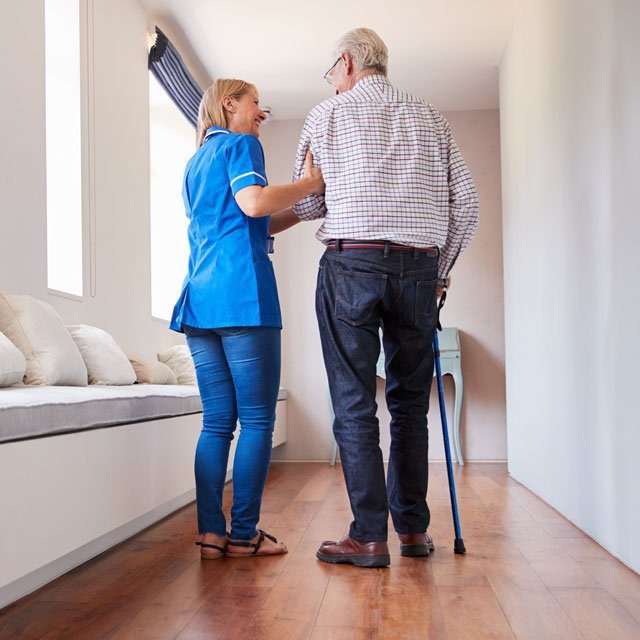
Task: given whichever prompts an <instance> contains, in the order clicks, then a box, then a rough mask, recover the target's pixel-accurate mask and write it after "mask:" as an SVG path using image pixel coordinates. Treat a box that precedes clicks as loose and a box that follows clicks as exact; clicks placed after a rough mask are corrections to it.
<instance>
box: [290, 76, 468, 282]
mask: <svg viewBox="0 0 640 640" xmlns="http://www.w3.org/2000/svg"><path fill="white" fill-rule="evenodd" d="M308 149H310V150H311V152H312V153H313V156H314V163H315V164H316V166H319V167H320V168H321V169H322V174H323V176H324V180H325V182H326V185H327V186H326V192H325V194H324V196H316V195H312V196H308V197H307V198H305V199H304V200H301V201H300V202H299V203H298V204H296V205H295V206H294V211H295V212H296V214H297V215H298V217H300V218H301V219H302V220H315V219H316V218H325V220H324V224H323V225H322V226H321V227H320V229H319V230H318V233H317V234H316V236H317V238H318V239H319V240H320V241H321V242H324V243H327V242H329V241H330V240H333V239H338V238H342V239H348V240H390V241H392V242H396V243H399V244H405V245H409V246H412V247H419V248H425V247H433V246H437V247H439V248H440V265H439V273H438V275H439V277H440V278H441V279H442V278H446V276H447V274H448V273H449V271H450V269H451V267H452V266H453V264H454V262H455V261H456V258H457V257H458V255H459V254H460V252H461V251H462V250H463V249H464V248H465V247H466V246H467V245H468V244H469V241H470V240H471V237H472V236H473V234H474V233H475V231H476V229H477V227H478V198H477V196H476V190H475V186H474V184H473V179H472V178H471V174H470V173H469V170H468V169H467V166H466V165H465V163H464V160H463V159H462V156H461V155H460V151H459V150H458V147H457V146H456V143H455V142H454V140H453V137H452V135H451V131H450V129H449V123H448V122H447V121H446V119H445V118H444V117H443V116H442V115H441V114H440V113H438V111H437V110H436V109H435V108H434V107H433V106H432V105H430V104H426V103H425V102H423V101H422V100H420V99H419V98H415V97H414V96H412V95H410V94H408V93H404V92H402V91H398V90H397V89H394V88H393V87H392V86H391V84H390V83H389V80H388V79H387V78H386V77H385V76H382V75H371V76H366V77H364V78H363V79H362V80H360V81H359V82H357V83H356V85H355V87H354V88H353V89H351V90H350V91H345V92H344V93H341V94H340V95H337V96H334V97H332V98H329V99H328V100H325V101H324V102H322V103H321V104H319V105H318V106H317V107H315V108H314V109H313V110H312V111H311V112H310V113H309V115H308V116H307V119H306V121H305V123H304V127H303V129H302V133H301V135H300V143H299V145H298V151H297V155H296V166H295V171H294V176H293V177H294V180H297V179H299V178H301V177H302V174H303V173H304V159H305V155H306V152H307V150H308Z"/></svg>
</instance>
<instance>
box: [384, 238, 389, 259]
mask: <svg viewBox="0 0 640 640" xmlns="http://www.w3.org/2000/svg"><path fill="white" fill-rule="evenodd" d="M390 251H391V243H390V242H389V241H388V240H387V241H386V242H385V243H384V257H385V258H388V257H389V252H390Z"/></svg>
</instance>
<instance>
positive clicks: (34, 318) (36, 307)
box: [0, 293, 87, 387]
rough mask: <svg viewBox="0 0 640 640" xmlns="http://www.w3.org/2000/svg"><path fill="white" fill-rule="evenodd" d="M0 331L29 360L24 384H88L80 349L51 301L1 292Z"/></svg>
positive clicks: (81, 385)
mask: <svg viewBox="0 0 640 640" xmlns="http://www.w3.org/2000/svg"><path fill="white" fill-rule="evenodd" d="M0 331H1V332H2V333H4V334H5V335H6V336H7V338H9V340H11V342H13V344H14V345H15V346H16V347H18V349H20V351H22V353H23V355H24V356H25V358H26V359H27V371H26V375H25V379H24V382H25V384H33V385H67V386H72V387H84V386H86V385H87V368H86V367H85V365H84V361H83V360H82V356H81V355H80V351H78V348H77V347H76V344H75V342H74V341H73V338H72V337H71V336H70V335H69V332H68V331H67V329H66V328H65V326H64V324H63V322H62V320H61V319H60V316H59V315H58V314H57V313H56V311H55V309H54V308H53V307H52V306H51V305H50V304H47V303H46V302H42V301H40V300H36V299H35V298H32V297H31V296H17V295H12V294H9V293H0Z"/></svg>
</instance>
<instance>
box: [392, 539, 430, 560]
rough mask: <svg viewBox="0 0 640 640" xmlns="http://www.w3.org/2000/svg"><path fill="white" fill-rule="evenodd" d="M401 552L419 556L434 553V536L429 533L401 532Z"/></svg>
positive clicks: (408, 555)
mask: <svg viewBox="0 0 640 640" xmlns="http://www.w3.org/2000/svg"><path fill="white" fill-rule="evenodd" d="M398 538H400V554H401V555H403V556H407V557H409V558H419V557H424V556H428V555H430V554H431V553H433V549H434V546H433V538H432V537H431V536H430V535H429V534H428V533H399V534H398Z"/></svg>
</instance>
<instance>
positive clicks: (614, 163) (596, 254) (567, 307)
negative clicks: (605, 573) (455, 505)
mask: <svg viewBox="0 0 640 640" xmlns="http://www.w3.org/2000/svg"><path fill="white" fill-rule="evenodd" d="M639 31H640V5H639V4H638V3H637V2H636V1H635V0H617V1H616V0H611V1H608V2H603V1H602V0H564V1H563V2H557V0H524V2H523V5H522V7H521V10H520V13H519V16H518V19H517V21H516V23H515V25H514V29H513V32H512V34H511V37H510V40H509V43H508V45H507V48H506V51H505V54H504V58H503V61H502V65H501V73H500V91H501V101H500V102H501V103H500V108H501V131H502V158H503V206H504V255H505V265H504V267H505V318H506V362H507V423H508V440H509V469H510V472H511V473H512V475H513V476H514V477H515V478H517V479H518V480H520V481H521V482H523V483H524V484H525V485H527V486H528V487H529V488H531V489H532V490H533V491H535V492H536V493H537V494H539V495H540V496H541V497H542V498H544V499H545V500H546V501H548V502H549V503H550V504H551V505H552V506H554V507H556V508H557V509H558V510H559V511H560V512H561V513H563V514H564V515H565V516H567V517H568V518H569V519H570V520H572V521H573V522H574V523H576V524H577V525H578V526H579V527H581V528H582V529H584V530H585V531H586V532H587V533H589V534H590V535H592V536H593V537H594V538H595V539H596V540H598V541H599V542H600V543H602V544H603V545H604V546H605V547H607V548H608V549H609V550H611V551H612V552H613V553H615V554H617V555H618V556H619V557H621V558H622V559H623V560H624V561H625V562H627V563H628V564H629V565H630V566H632V567H634V568H635V569H636V570H640V549H639V548H638V544H637V542H638V540H639V539H640V498H638V487H640V471H639V467H638V464H637V454H638V451H640V420H639V419H638V414H637V411H636V407H635V404H634V400H633V398H634V397H635V394H636V393H637V383H638V380H639V377H638V370H637V367H638V362H640V332H638V326H639V324H640V296H639V295H638V280H637V278H638V273H639V272H640V252H639V251H638V248H637V239H638V237H639V236H640V217H639V216H638V202H640V181H639V180H638V171H639V170H640V121H639V119H638V113H640V81H639V80H640V79H639V76H638V60H640V40H638V37H637V34H638V32H639Z"/></svg>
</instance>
